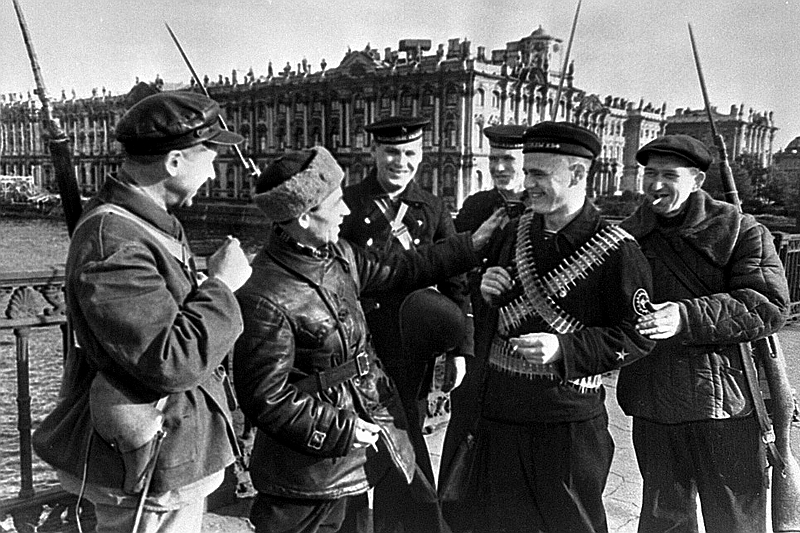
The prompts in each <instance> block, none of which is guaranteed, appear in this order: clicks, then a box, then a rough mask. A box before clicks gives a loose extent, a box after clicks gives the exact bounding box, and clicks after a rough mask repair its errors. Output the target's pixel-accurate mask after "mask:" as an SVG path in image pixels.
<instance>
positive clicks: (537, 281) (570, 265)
mask: <svg viewBox="0 0 800 533" xmlns="http://www.w3.org/2000/svg"><path fill="white" fill-rule="evenodd" d="M532 219H533V212H531V211H528V212H526V213H525V214H523V215H522V218H521V219H520V222H519V226H518V228H517V246H516V262H517V272H518V275H519V279H520V281H521V282H522V287H523V288H524V290H525V293H524V294H522V295H521V296H519V297H517V298H516V299H514V300H513V301H512V302H510V303H509V304H507V305H505V306H503V307H502V308H501V309H500V317H499V318H500V321H499V326H498V327H499V331H500V333H501V334H504V335H508V334H509V333H510V332H511V331H512V330H514V329H516V328H518V327H519V326H521V325H522V323H523V322H524V321H525V320H526V319H527V318H529V317H531V316H535V315H538V316H540V317H541V318H542V320H544V321H545V322H546V323H547V324H548V325H549V326H550V327H551V328H552V329H553V330H554V331H556V332H557V333H562V334H563V333H571V332H573V331H578V330H579V329H582V328H583V324H581V322H580V321H579V320H578V319H576V318H574V317H572V316H570V315H569V314H568V313H567V312H566V311H564V310H563V309H561V308H560V307H559V306H558V304H556V302H555V301H554V300H553V297H554V296H558V297H559V298H564V297H566V295H567V294H568V293H569V291H570V290H571V289H572V288H573V287H575V285H576V284H577V281H578V280H579V279H582V278H586V277H587V275H588V273H589V272H590V271H591V270H592V269H594V268H595V267H596V266H598V265H601V264H602V263H603V262H604V261H605V260H606V259H607V258H608V256H609V255H610V254H611V252H612V251H613V250H616V249H617V248H619V246H620V244H621V243H622V242H623V241H624V240H633V237H632V236H631V235H630V234H629V233H628V232H626V231H625V230H623V229H622V228H619V227H617V226H608V227H606V228H604V229H602V230H600V231H599V232H597V233H596V234H595V235H594V236H593V237H592V238H591V239H589V241H587V242H586V243H585V244H584V245H583V246H581V248H579V249H578V250H577V251H576V252H575V253H573V254H572V255H571V256H570V257H568V258H566V259H564V261H563V262H562V263H561V264H560V265H559V266H558V267H556V268H555V269H554V270H553V271H551V272H550V273H548V274H547V275H546V276H545V278H544V280H542V278H540V277H539V274H538V273H537V271H536V261H535V259H534V254H533V244H532V243H531V237H530V225H531V221H532Z"/></svg>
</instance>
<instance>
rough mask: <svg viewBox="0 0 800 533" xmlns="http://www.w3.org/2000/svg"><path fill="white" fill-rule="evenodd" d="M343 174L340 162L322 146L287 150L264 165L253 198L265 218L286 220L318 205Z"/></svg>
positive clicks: (337, 183) (337, 185)
mask: <svg viewBox="0 0 800 533" xmlns="http://www.w3.org/2000/svg"><path fill="white" fill-rule="evenodd" d="M343 177H344V172H342V169H341V167H340V166H339V164H338V163H337V162H336V160H335V159H334V158H333V156H332V155H331V153H330V152H329V151H328V150H326V149H325V148H323V147H322V146H316V147H314V148H312V149H311V150H307V151H303V152H289V153H287V154H285V155H282V156H281V157H279V158H278V159H276V160H275V161H273V162H272V163H270V165H269V166H268V167H267V168H266V169H264V172H263V173H262V174H261V176H260V177H259V178H258V182H256V186H255V195H254V197H253V199H254V200H255V203H256V205H258V207H259V208H260V209H261V210H262V211H263V212H264V214H265V215H267V218H269V219H270V220H273V221H275V222H286V221H288V220H291V219H293V218H297V217H299V216H300V215H302V214H303V213H305V212H306V211H308V210H309V209H311V208H312V207H316V206H317V205H319V204H320V203H321V202H322V201H323V200H324V199H325V198H327V197H328V196H329V195H330V194H331V193H332V192H333V191H334V190H335V189H336V187H339V186H340V184H341V183H342V178H343Z"/></svg>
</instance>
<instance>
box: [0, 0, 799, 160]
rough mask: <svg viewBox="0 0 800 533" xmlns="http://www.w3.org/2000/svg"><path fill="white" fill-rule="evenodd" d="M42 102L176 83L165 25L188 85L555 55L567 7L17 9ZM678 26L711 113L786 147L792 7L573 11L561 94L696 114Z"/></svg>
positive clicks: (9, 27) (567, 22) (156, 4)
mask: <svg viewBox="0 0 800 533" xmlns="http://www.w3.org/2000/svg"><path fill="white" fill-rule="evenodd" d="M18 1H19V3H20V5H21V7H22V10H23V12H24V14H25V18H26V20H27V23H28V27H29V30H30V33H31V37H32V40H33V43H34V47H35V49H36V53H37V55H38V57H39V62H40V65H41V71H42V75H43V77H44V81H45V84H46V86H47V89H48V91H49V92H50V94H51V95H52V96H53V97H58V96H60V94H61V90H62V89H65V90H66V92H67V95H70V94H71V91H72V90H73V89H74V90H75V92H76V93H77V95H78V97H88V96H90V95H91V91H92V88H98V89H101V88H102V87H105V88H106V89H108V90H109V91H111V92H112V93H113V94H124V93H126V92H127V91H128V90H129V89H130V88H131V87H132V86H133V84H134V81H135V79H136V77H139V78H140V79H141V80H145V81H152V80H154V79H155V77H156V75H159V76H161V78H163V79H164V80H165V81H167V82H179V81H184V82H188V80H189V77H190V74H189V72H188V70H187V68H186V67H185V65H184V63H183V61H182V59H181V57H180V55H179V53H178V51H177V49H176V48H175V46H174V44H173V43H172V41H171V39H170V37H169V34H168V33H167V31H166V28H165V26H164V23H165V22H167V23H169V24H170V26H171V27H172V29H173V30H174V31H175V33H176V34H177V36H178V38H179V39H180V41H181V44H182V45H183V48H184V50H185V51H186V54H187V55H188V57H189V59H190V60H191V61H192V63H193V64H194V67H195V69H196V70H197V72H198V73H199V75H200V76H201V77H202V76H203V75H205V74H208V75H209V77H210V78H211V79H217V77H218V75H219V74H222V75H223V76H229V75H230V73H231V70H233V69H237V70H239V71H240V74H243V73H244V72H246V71H247V70H248V69H249V68H250V67H252V68H253V70H254V72H255V75H256V76H260V75H266V73H267V64H268V62H269V61H270V60H271V61H272V63H273V65H274V67H275V72H276V73H277V72H278V71H279V70H280V69H282V68H283V65H285V64H286V62H287V61H288V62H290V63H291V64H292V65H293V67H295V68H296V65H297V64H298V63H300V62H301V61H302V59H303V58H306V59H307V60H308V62H309V63H310V64H311V65H312V66H313V68H314V70H317V69H318V68H319V64H320V61H321V60H322V59H325V61H326V62H327V64H328V68H331V67H335V66H337V65H338V64H339V63H340V61H341V60H342V58H343V57H344V55H345V53H346V52H347V49H348V47H349V48H352V49H353V50H361V49H363V48H364V47H365V46H366V45H367V44H369V45H370V46H371V47H372V48H373V49H377V50H379V51H380V52H381V54H383V50H384V49H385V48H386V47H391V48H392V49H397V46H398V43H399V41H400V40H401V39H430V40H431V41H432V44H433V46H432V50H431V52H433V51H435V49H436V47H437V45H438V44H439V43H443V44H445V48H447V40H448V39H451V38H461V39H468V40H469V41H471V43H472V52H473V53H475V52H476V51H477V47H478V46H485V47H486V50H487V54H488V53H489V51H491V50H494V49H500V48H505V44H506V43H507V42H510V41H517V40H519V39H521V38H522V37H525V36H527V35H530V34H531V33H532V32H533V31H534V30H536V29H537V28H538V27H539V26H540V25H541V26H542V27H543V28H544V29H545V30H547V32H548V33H550V34H551V35H554V36H556V37H560V38H562V39H563V40H564V42H565V43H566V42H567V40H568V38H569V32H570V28H571V26H572V21H573V17H574V15H575V8H576V6H577V0H575V1H571V0H525V1H523V0H455V1H443V2H435V1H431V0H425V1H423V0H404V1H399V0H384V1H381V2H377V1H364V0H347V1H344V0H327V1H325V0H323V1H319V2H310V1H306V0H238V1H235V2H226V1H224V0H216V1H211V0H136V1H133V2H131V1H130V0H106V1H103V2H100V1H89V0H70V1H64V2H60V1H59V2H55V1H53V0H18ZM687 23H691V25H692V27H693V30H694V34H695V39H696V41H697V47H698V51H699V54H700V60H701V64H702V66H703V71H704V75H705V79H706V84H707V86H708V92H709V98H710V100H711V104H712V105H713V106H716V107H717V108H718V109H719V110H720V111H723V112H725V113H728V112H729V111H730V107H731V105H732V104H736V105H737V106H738V105H741V104H744V106H745V108H746V109H750V108H752V109H753V110H754V111H756V112H761V113H765V112H770V111H772V112H773V113H774V121H775V125H776V126H777V127H778V128H779V130H778V132H777V134H776V136H775V143H774V147H773V148H774V151H776V152H777V151H778V150H779V149H782V148H784V147H785V146H786V144H788V143H789V142H790V141H791V140H792V139H794V138H795V137H798V136H800V105H798V98H797V96H798V87H800V84H798V81H800V74H798V72H799V71H800V30H798V28H800V0H583V3H582V6H581V11H580V16H579V19H578V24H577V30H576V34H575V39H574V43H573V45H572V51H571V58H572V59H574V61H575V81H574V83H575V85H576V86H577V87H579V88H581V89H584V90H586V91H587V92H588V93H594V94H598V95H599V96H600V97H601V98H605V96H606V95H613V96H619V97H622V98H625V99H628V100H631V101H634V102H638V101H639V100H640V99H642V98H643V99H644V101H645V103H647V102H652V103H653V104H654V105H657V106H660V105H661V104H662V103H664V102H666V103H667V114H668V115H671V114H673V112H674V110H675V109H676V108H687V107H688V108H692V109H699V108H702V106H703V100H702V95H701V92H700V88H699V84H698V81H697V74H696V71H695V66H694V60H693V57H692V50H691V45H690V41H689V35H688V30H687ZM0 57H2V58H3V60H2V66H1V67H0V93H10V92H15V93H23V94H27V91H29V90H32V89H33V88H34V86H35V84H34V81H33V75H32V73H31V67H30V63H29V61H28V58H27V54H26V51H25V46H24V42H23V40H22V36H21V32H20V29H19V26H18V24H17V20H16V16H15V13H14V8H13V4H12V2H11V1H10V0H6V1H3V2H2V3H0Z"/></svg>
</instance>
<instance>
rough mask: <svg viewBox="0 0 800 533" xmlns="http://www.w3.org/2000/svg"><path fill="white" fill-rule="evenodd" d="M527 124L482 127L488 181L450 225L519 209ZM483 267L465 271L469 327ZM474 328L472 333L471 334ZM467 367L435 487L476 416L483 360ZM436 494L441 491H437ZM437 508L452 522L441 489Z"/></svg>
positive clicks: (478, 303)
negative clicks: (469, 314)
mask: <svg viewBox="0 0 800 533" xmlns="http://www.w3.org/2000/svg"><path fill="white" fill-rule="evenodd" d="M526 129H527V126H520V125H515V124H506V125H499V126H489V127H486V128H484V129H483V134H484V135H485V136H486V138H487V139H488V140H489V173H490V174H491V177H492V182H493V183H494V187H492V188H491V189H488V190H484V191H478V192H476V193H475V194H473V195H471V196H469V197H468V198H467V199H466V200H464V205H463V206H462V207H461V210H460V211H459V212H458V216H456V218H455V221H454V222H455V227H456V231H474V230H475V229H476V228H477V227H478V226H480V225H481V224H482V223H483V221H484V220H486V219H487V218H489V217H490V216H491V215H492V214H493V213H494V212H495V211H497V210H498V209H500V208H504V209H507V214H508V216H509V217H510V218H516V217H518V216H519V215H521V214H522V211H523V210H524V207H525V204H524V203H523V201H522V198H523V194H524V190H525V189H524V186H523V185H524V179H525V172H524V171H523V170H522V162H523V155H522V135H523V134H524V133H525V130H526ZM482 276H483V268H482V267H478V268H475V269H473V270H472V271H471V272H470V273H469V274H468V276H467V280H468V286H469V293H470V300H471V304H472V316H473V317H474V320H473V322H474V325H475V329H476V330H477V329H479V328H481V327H484V326H485V325H486V320H485V312H486V311H487V310H488V309H487V307H486V305H485V304H484V303H483V297H482V296H481V291H480V285H481V277H482ZM477 335H478V333H477V331H476V332H475V336H477ZM466 363H467V373H466V376H465V377H464V381H463V382H462V383H461V386H460V387H458V388H457V389H455V390H453V391H452V392H451V393H450V404H451V406H452V407H451V414H450V421H449V422H448V424H447V433H446V435H445V439H444V444H443V446H442V455H441V459H440V462H439V483H438V487H440V488H441V487H444V486H446V485H447V483H448V478H449V477H450V476H451V475H453V472H452V468H453V467H454V466H455V467H458V465H457V464H454V463H453V459H454V457H455V456H456V454H457V453H458V450H459V447H461V446H463V443H464V442H465V439H468V438H470V437H469V435H470V434H471V433H472V432H473V430H474V428H475V422H476V420H477V417H478V408H479V407H478V404H477V401H478V395H479V392H480V391H479V388H480V375H481V373H480V371H481V366H482V364H483V361H481V360H479V359H478V358H477V357H469V358H466ZM440 494H441V492H440ZM442 496H443V501H442V510H443V512H444V516H445V519H446V520H447V521H448V522H452V523H456V522H457V519H458V516H457V515H459V514H461V513H460V511H458V510H457V505H456V504H453V503H452V502H450V501H448V500H449V496H446V495H443V494H442Z"/></svg>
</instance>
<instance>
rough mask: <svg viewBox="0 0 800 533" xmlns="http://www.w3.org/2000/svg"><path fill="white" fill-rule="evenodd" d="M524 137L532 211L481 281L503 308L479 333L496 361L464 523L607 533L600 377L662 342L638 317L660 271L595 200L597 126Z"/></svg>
mask: <svg viewBox="0 0 800 533" xmlns="http://www.w3.org/2000/svg"><path fill="white" fill-rule="evenodd" d="M523 140H524V147H523V152H524V163H523V168H524V170H525V190H526V192H527V194H528V205H529V208H528V209H527V210H526V211H525V212H524V213H523V214H522V216H521V217H520V218H519V219H517V220H512V221H511V223H509V224H508V225H507V226H506V227H505V228H504V229H503V231H502V233H501V234H499V235H498V237H499V238H498V239H496V240H493V242H492V243H491V244H490V249H489V252H488V263H487V264H488V265H489V267H488V268H487V270H486V273H485V274H484V276H483V279H482V281H481V293H482V295H483V297H484V299H485V300H486V301H487V302H488V303H489V304H490V305H491V306H492V308H491V310H490V312H489V313H487V319H486V320H487V327H486V328H480V330H479V331H480V333H481V334H480V335H479V336H478V339H477V340H476V343H475V344H476V351H477V352H478V354H479V357H485V358H486V360H487V363H488V364H487V365H486V369H485V376H483V378H482V380H483V383H482V385H481V389H482V395H481V401H480V404H481V406H480V419H479V421H478V426H477V431H476V435H475V438H476V444H475V448H474V461H473V462H472V464H471V484H470V486H469V487H468V490H467V497H466V498H465V502H464V503H465V504H464V505H463V507H462V509H463V511H462V512H463V515H464V516H465V517H467V521H466V523H465V524H460V525H459V526H460V527H463V528H464V529H469V528H473V530H474V531H477V532H485V533H489V532H492V533H496V532H518V531H522V530H524V531H550V532H561V531H570V532H573V533H577V532H583V533H595V532H603V531H607V523H606V514H605V509H604V507H603V499H602V495H603V489H604V487H605V484H606V479H607V477H608V472H609V469H610V467H611V459H612V456H613V452H614V443H613V441H612V439H611V435H610V433H609V432H608V428H607V425H608V416H607V413H606V410H605V403H604V400H605V389H604V388H603V382H602V374H603V373H605V372H609V371H612V370H615V369H617V368H619V367H620V366H622V365H624V364H627V363H630V362H632V361H635V360H637V359H639V358H641V357H643V356H645V355H646V354H647V353H648V351H649V350H650V349H651V348H652V346H653V344H654V342H653V341H651V340H648V339H646V338H645V337H644V336H643V335H642V334H640V333H639V332H638V331H636V328H635V324H636V317H637V311H636V309H637V308H636V305H635V304H636V302H637V301H638V300H646V299H647V295H648V293H649V291H650V286H651V280H650V272H649V269H648V268H647V261H646V260H645V258H644V256H643V255H642V253H641V251H640V250H639V247H638V245H637V244H636V242H635V241H634V240H633V238H632V237H631V236H630V235H629V234H627V233H626V232H624V231H621V230H619V229H618V228H616V227H615V226H611V225H610V224H608V223H607V222H605V221H604V220H602V219H601V218H600V215H599V213H598V210H597V209H596V208H595V207H594V205H592V203H591V202H589V201H588V200H587V198H586V180H587V176H588V173H589V169H590V168H591V166H592V161H593V159H594V158H595V157H597V155H598V154H599V153H600V141H599V139H598V138H597V136H596V135H595V134H594V133H593V132H591V131H589V130H587V129H585V128H581V127H579V126H576V125H574V124H569V123H560V122H559V123H555V122H543V123H539V124H536V125H534V126H532V127H531V128H529V129H528V130H526V132H525V135H524V139H523Z"/></svg>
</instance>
